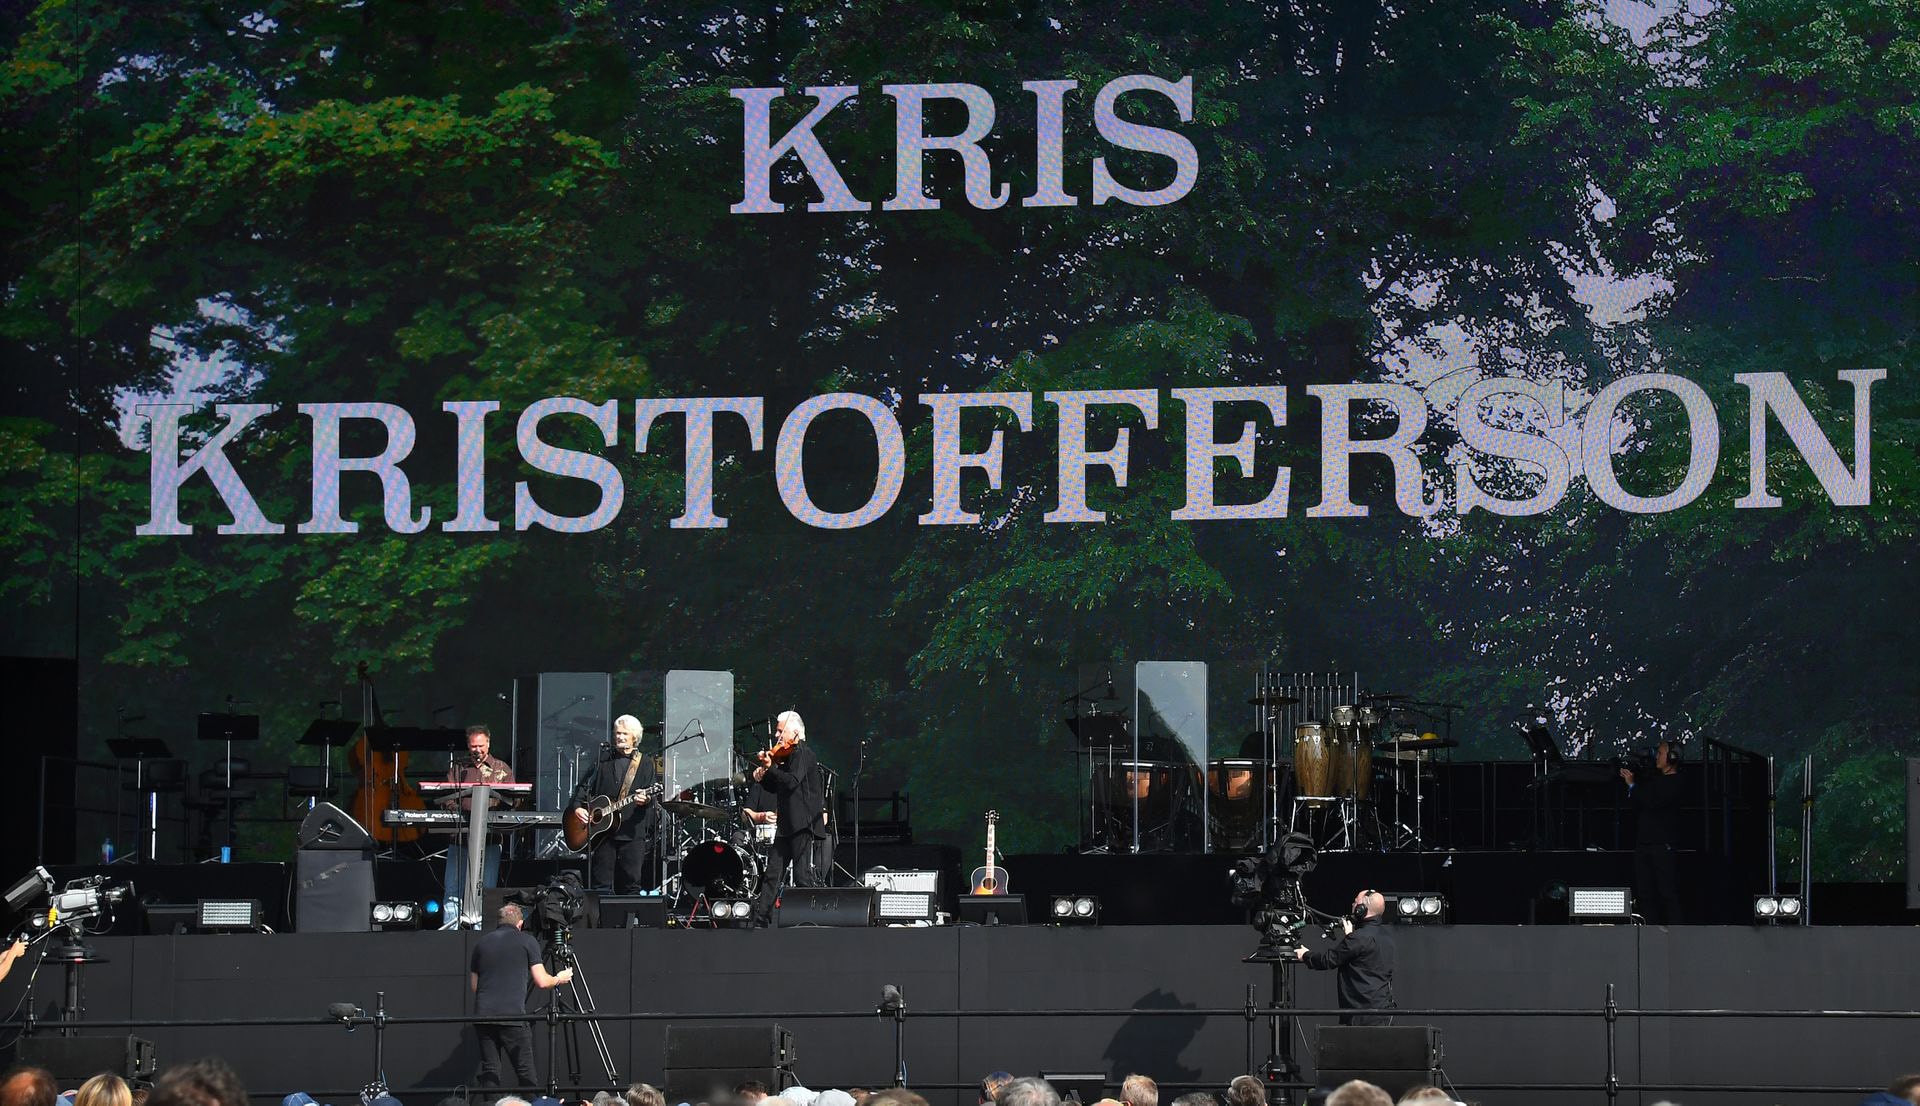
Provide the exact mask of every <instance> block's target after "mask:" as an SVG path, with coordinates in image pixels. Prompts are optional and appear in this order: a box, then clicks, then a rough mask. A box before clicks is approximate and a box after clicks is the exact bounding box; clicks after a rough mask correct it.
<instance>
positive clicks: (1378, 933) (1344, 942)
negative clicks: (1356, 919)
mask: <svg viewBox="0 0 1920 1106" xmlns="http://www.w3.org/2000/svg"><path fill="white" fill-rule="evenodd" d="M1305 963H1306V965H1307V967H1309V968H1314V969H1316V970H1319V971H1327V970H1329V969H1332V970H1335V971H1338V972H1339V973H1340V974H1339V976H1338V977H1336V978H1335V980H1334V987H1335V989H1336V990H1337V991H1338V992H1339V994H1340V1009H1342V1010H1391V1009H1393V1008H1394V1006H1396V1005H1398V1004H1397V1003H1395V1002H1394V1001H1393V964H1394V951H1393V935H1392V934H1391V933H1390V932H1388V930H1387V927H1386V925H1385V924H1383V923H1382V922H1381V920H1380V919H1378V918H1370V919H1368V920H1367V921H1364V922H1362V923H1360V924H1359V925H1357V926H1354V927H1353V932H1352V933H1349V934H1347V935H1346V936H1345V937H1342V938H1340V940H1339V941H1338V942H1337V943H1335V944H1334V946H1333V947H1332V948H1330V949H1322V950H1320V951H1317V952H1309V953H1308V954H1307V955H1306V958H1305Z"/></svg>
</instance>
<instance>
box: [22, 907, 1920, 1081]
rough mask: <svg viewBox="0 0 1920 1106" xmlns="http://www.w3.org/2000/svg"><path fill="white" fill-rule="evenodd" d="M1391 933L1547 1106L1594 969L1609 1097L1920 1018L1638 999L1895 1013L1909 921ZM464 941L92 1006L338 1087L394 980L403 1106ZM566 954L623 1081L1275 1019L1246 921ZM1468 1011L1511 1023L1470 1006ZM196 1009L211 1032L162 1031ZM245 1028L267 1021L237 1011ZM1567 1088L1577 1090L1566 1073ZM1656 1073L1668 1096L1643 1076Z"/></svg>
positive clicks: (1082, 1066) (1433, 1006) (343, 957)
mask: <svg viewBox="0 0 1920 1106" xmlns="http://www.w3.org/2000/svg"><path fill="white" fill-rule="evenodd" d="M1394 936H1395V939H1396V941H1397V944H1398V947H1399V960H1400V967H1399V971H1398V975H1397V979H1396V991H1397V995H1398V999H1399V1003H1400V1006H1401V1007H1402V1009H1403V1010H1415V1009H1422V1010H1449V1011H1455V1012H1454V1013H1449V1014H1446V1015H1444V1016H1431V1017H1429V1016H1417V1015H1411V1014H1408V1015H1403V1016H1402V1017H1401V1019H1400V1022H1401V1024H1412V1023H1430V1024H1433V1025H1436V1026H1439V1027H1440V1028H1441V1030H1442V1033H1443V1043H1444V1047H1445V1058H1444V1063H1443V1066H1444V1069H1445V1072H1446V1075H1447V1077H1448V1078H1449V1080H1450V1081H1451V1083H1452V1084H1453V1085H1454V1086H1455V1087H1457V1088H1458V1090H1459V1092H1460V1093H1461V1094H1462V1095H1464V1096H1465V1097H1467V1098H1469V1099H1472V1100H1477V1101H1482V1102H1486V1103H1498V1104H1516V1106H1517V1104H1520V1103H1538V1102H1540V1101H1542V1100H1543V1097H1542V1096H1543V1093H1544V1091H1543V1090H1539V1089H1536V1090H1533V1091H1527V1090H1521V1089H1514V1085H1516V1084H1530V1085H1536V1086H1538V1085H1551V1086H1554V1087H1559V1088H1563V1089H1557V1090H1554V1091H1552V1094H1551V1099H1552V1101H1554V1102H1556V1103H1563V1102H1564V1103H1594V1104H1599V1103H1603V1102H1606V1101H1607V1099H1606V1096H1605V1095H1604V1093H1603V1092H1602V1091H1601V1090H1600V1088H1601V1087H1602V1086H1603V1085H1604V1082H1605V1080H1606V1078H1607V1074H1608V1056H1609V1051H1610V1050H1609V1042H1608V1023H1607V1019H1606V1018H1605V1017H1604V1009H1605V1005H1606V1003H1607V1001H1608V997H1609V986H1610V985H1611V996H1612V999H1613V1001H1614V1003H1615V1004H1616V1006H1617V1007H1618V1009H1619V1011H1621V1012H1622V1013H1621V1014H1620V1016H1619V1017H1618V1020H1617V1021H1615V1022H1614V1026H1613V1028H1614V1040H1613V1044H1612V1049H1611V1052H1612V1054H1613V1057H1614V1059H1613V1070H1614V1073H1615V1074H1616V1076H1617V1078H1618V1080H1619V1083H1620V1086H1621V1087H1623V1088H1625V1089H1623V1090H1622V1091H1621V1092H1620V1094H1619V1097H1618V1099H1617V1101H1619V1102H1623V1103H1630V1104H1632V1103H1641V1102H1646V1103H1651V1102H1655V1101H1658V1100H1660V1099H1662V1098H1668V1097H1672V1098H1676V1099H1679V1100H1680V1101H1683V1102H1685V1103H1687V1106H1702V1104H1707V1106H1712V1104H1721V1103H1724V1104H1727V1106H1732V1104H1734V1103H1749V1102H1754V1101H1762V1100H1765V1101H1776V1100H1783V1099H1784V1100H1791V1101H1793V1102H1795V1103H1796V1104H1798V1103H1809V1104H1832V1106H1842V1104H1845V1106H1852V1104H1853V1103H1855V1102H1857V1101H1858V1100H1859V1098H1860V1097H1861V1094H1862V1093H1864V1091H1865V1090H1866V1089H1871V1088H1874V1087H1878V1086H1881V1085H1884V1084H1885V1083H1886V1082H1887V1081H1888V1080H1890V1079H1891V1078H1893V1077H1894V1076H1895V1075H1898V1074H1900V1073H1902V1072H1904V1071H1907V1070H1909V1069H1911V1068H1912V1067H1913V1066H1914V1052H1913V1047H1912V1045H1913V1041H1914V1039H1915V1035H1916V1029H1920V1025H1917V1024H1916V1021H1915V1020H1914V1016H1913V1015H1912V1014H1911V1013H1910V1014H1909V1017H1908V1018H1906V1019H1886V1018H1872V1017H1860V1016H1849V1017H1845V1018H1839V1017H1835V1018H1826V1019H1817V1020H1809V1019H1804V1018H1791V1017H1779V1016H1768V1017H1758V1018H1753V1017H1726V1016H1714V1017H1687V1018H1673V1017H1666V1016H1648V1017H1640V1016H1638V1015H1637V1014H1636V1013H1635V1012H1636V1011H1650V1012H1656V1014H1658V1013H1660V1012H1666V1011H1674V1010H1704V1009H1715V1010H1731V1011H1787V1010H1815V1009H1818V1010H1829V1011H1833V1010H1847V1011H1903V1010H1904V1011H1909V1012H1910V1011H1912V1008H1913V1006H1914V1000H1913V996H1914V995H1915V994H1920V930H1916V929H1912V928H1879V927H1856V928H1819V927H1816V928H1756V927H1751V926H1743V927H1708V926H1696V927H1686V928H1678V929H1672V930H1668V929H1662V928H1657V927H1634V926H1527V927H1496V926H1432V927H1420V926H1398V927H1395V931H1394ZM475 939H477V935H476V934H472V933H440V932H401V933H369V934H203V935H190V936H189V935H183V936H151V937H129V938H119V937H103V938H99V939H97V940H96V942H95V943H96V947H97V950H98V952H99V953H100V954H101V955H102V956H104V957H105V958H106V962H104V963H99V964H94V965H90V966H88V967H86V968H84V969H83V971H84V978H83V985H84V986H83V1003H84V1008H85V1013H86V1020H87V1021H88V1022H92V1023H96V1024H97V1023H102V1022H108V1023H111V1022H130V1023H133V1024H134V1028H133V1029H132V1030H131V1031H132V1032H135V1033H138V1034H139V1035H141V1036H145V1037H148V1038H150V1039H152V1040H154V1041H155V1042H156V1043H157V1045H158V1050H159V1055H160V1058H161V1062H162V1064H163V1065H164V1064H166V1063H168V1062H177V1061H179V1060H182V1059H185V1058H189V1057H191V1056H195V1055H201V1054H206V1053H214V1054H219V1055H222V1056H225V1057H227V1058H228V1059H229V1060H230V1061H232V1062H233V1063H234V1064H235V1065H236V1066H237V1067H238V1069H239V1070H240V1071H241V1073H242V1075H243V1077H244V1078H245V1080H246V1082H247V1086H248V1088H249V1089H250V1090H251V1091H253V1092H254V1093H255V1094H256V1096H258V1098H259V1099H260V1100H266V1099H268V1098H278V1097H280V1096H281V1095H283V1094H285V1093H287V1092H289V1091H293V1090H301V1089H304V1090H309V1091H313V1092H315V1093H316V1095H317V1096H318V1097H320V1098H321V1099H322V1100H323V1101H333V1102H339V1101H341V1100H342V1099H343V1098H347V1099H350V1098H351V1097H352V1095H353V1094H354V1093H356V1092H357V1091H358V1089H359V1088H360V1087H361V1086H362V1085H363V1084H364V1083H365V1082H367V1081H368V1080H369V1079H370V1078H371V1077H372V1072H373V1051H374V1047H375V1032H374V1030H373V1028H372V1027H370V1026H364V1025H363V1026H361V1027H360V1028H358V1029H356V1030H355V1031H354V1032H352V1033H348V1032H347V1031H346V1030H345V1029H343V1028H341V1027H340V1026H338V1025H334V1024H327V1023H326V1022H325V1020H324V1019H325V1015H326V1012H327V1006H328V1004H330V1003H339V1002H351V1003H354V1004H356V1005H358V1006H360V1007H362V1008H364V1009H366V1010H367V1011H369V1012H373V1011H375V1010H376V1009H378V1008H379V1000H378V998H377V997H376V996H377V994H378V993H379V992H384V1009H385V1012H386V1014H387V1015H388V1016H389V1017H390V1018H391V1019H392V1020H391V1021H390V1023H389V1024H388V1025H387V1026H386V1027H385V1029H384V1046H385V1048H384V1052H385V1068H386V1073H387V1076H388V1078H389V1080H390V1082H391V1084H392V1086H393V1087H394V1090H395V1093H396V1094H398V1095H399V1096H400V1097H401V1099H402V1100H403V1101H405V1102H407V1103H409V1106H414V1104H416V1103H425V1102H430V1101H432V1100H433V1099H435V1098H438V1097H439V1093H440V1092H439V1091H438V1090H436V1088H451V1087H453V1086H456V1085H459V1084H462V1083H464V1082H465V1080H466V1079H467V1078H468V1076H469V1075H470V1073H471V1072H472V1070H473V1067H474V1064H475V1061H476V1056H477V1050H476V1046H475V1045H474V1043H473V1040H472V1035H471V1032H470V1031H468V1030H466V1029H465V1027H464V1026H463V1025H461V1024H458V1023H457V1022H428V1023H424V1024H422V1023H417V1022H415V1021H414V1020H413V1019H421V1018H455V1019H457V1018H460V1017H461V1016H463V1015H464V1014H466V1012H467V1009H468V1006H467V1004H468V998H467V991H466V967H467V956H468V950H469V949H470V947H471V945H472V943H473V941H474V940H475ZM1316 940H1317V939H1316ZM574 943H575V947H576V949H577V950H578V953H579V957H580V961H581V963H582V964H583V965H584V968H585V973H584V974H585V976H586V979H587V981H588V983H589V984H590V985H591V987H592V989H593V992H594V994H595V995H596V996H597V999H598V1006H599V1009H600V1011H601V1012H602V1013H603V1014H615V1013H619V1014H625V1013H629V1012H632V1013H638V1014H641V1015H645V1016H644V1017H643V1018H640V1019H632V1020H618V1021H615V1020H606V1021H603V1023H602V1024H603V1026H604V1027H605V1030H606V1033H607V1036H608V1038H609V1041H610V1044H611V1046H612V1051H613V1054H614V1057H615V1059H616V1062H617V1067H618V1072H619V1075H620V1077H621V1078H622V1079H623V1080H624V1079H646V1080H650V1081H657V1080H659V1079H660V1078H661V1077H662V1069H663V1066H664V1057H663V1042H664V1035H665V1030H666V1022H667V1021H668V1020H670V1019H663V1018H660V1017H657V1015H662V1014H666V1015H686V1016H687V1017H685V1018H684V1019H682V1021H683V1022H691V1021H693V1020H696V1017H697V1018H705V1019H711V1018H714V1017H715V1016H724V1018H723V1020H724V1021H728V1022H731V1021H734V1020H736V1019H737V1020H738V1021H740V1022H763V1023H764V1022H773V1021H777V1022H779V1023H780V1024H783V1025H785V1026H786V1027H787V1028H789V1029H790V1030H792V1032H793V1034H794V1038H795V1042H796V1051H797V1054H798V1063H797V1064H796V1067H795V1070H796V1073H797V1074H798V1075H799V1077H800V1079H801V1081H802V1082H803V1083H804V1084H805V1085H807V1086H810V1087H814V1088H824V1087H834V1086H839V1087H844V1086H875V1085H884V1084H886V1083H889V1082H891V1080H892V1076H893V1073H894V1063H895V1051H894V1049H895V1041H894V1028H895V1026H894V1022H893V1021H892V1020H891V1019H888V1018H882V1017H880V1016H877V1015H876V1014H875V1013H874V1010H875V1007H876V1005H877V1004H878V1002H879V999H880V996H881V990H882V987H883V986H884V985H886V984H894V985H897V986H898V987H899V988H900V990H901V991H902V993H903V995H904V998H905V1001H906V1011H905V1016H904V1021H903V1022H902V1023H901V1030H902V1037H901V1040H902V1045H903V1049H902V1051H903V1053H904V1057H905V1061H906V1066H907V1078H908V1083H909V1085H911V1086H914V1087H918V1088H923V1089H926V1090H927V1091H928V1094H929V1098H930V1099H932V1101H933V1102H934V1103H935V1104H936V1106H946V1104H947V1103H971V1102H972V1101H973V1099H972V1097H971V1095H970V1093H966V1092H961V1091H959V1090H958V1089H957V1088H959V1087H960V1086H962V1085H966V1084H970V1083H971V1082H972V1081H974V1080H976V1079H978V1078H979V1077H980V1076H981V1075H982V1074H984V1073H986V1072H988V1071H992V1070H995V1069H1003V1070H1008V1071H1014V1072H1036V1071H1054V1072H1064V1071H1072V1072H1101V1073H1104V1074H1105V1075H1106V1076H1107V1077H1108V1078H1109V1079H1117V1078H1118V1077H1120V1076H1122V1075H1124V1074H1126V1073H1128V1072H1131V1071H1140V1072H1145V1073H1147V1074H1150V1075H1152V1076H1154V1077H1155V1078H1156V1079H1158V1080H1160V1081H1161V1084H1162V1086H1163V1088H1166V1087H1168V1086H1170V1085H1172V1086H1179V1085H1186V1084H1194V1085H1200V1086H1203V1087H1207V1088H1210V1089H1214V1090H1219V1089H1220V1088H1221V1087H1222V1086H1223V1085H1224V1084H1225V1083H1226V1082H1227V1081H1228V1080H1229V1079H1231V1078H1232V1077H1233V1076H1235V1075H1237V1074H1240V1073H1242V1072H1244V1071H1247V1070H1248V1069H1249V1066H1250V1062H1249V1057H1251V1063H1252V1064H1255V1065H1257V1064H1258V1063H1259V1062H1260V1061H1262V1060H1263V1059H1264V1058H1265V1057H1266V1055H1267V1053H1268V1028H1267V1026H1268V1023H1267V1021H1266V1020H1265V1019H1264V1018H1256V1019H1255V1020H1254V1021H1251V1022H1250V1021H1249V1020H1248V1018H1247V1017H1246V1016H1245V1007H1246V1004H1247V1003H1248V1001H1249V996H1250V988H1251V989H1253V992H1254V994H1253V998H1254V1001H1255V1002H1257V1003H1258V1004H1259V1005H1261V1006H1264V1005H1265V1004H1266V1002H1267V1001H1268V998H1269V983H1270V971H1271V970H1270V969H1269V968H1268V967H1267V966H1264V965H1244V964H1241V963H1240V962H1239V957H1240V956H1242V955H1243V954H1245V953H1246V952H1248V951H1249V950H1251V949H1252V947H1253V945H1254V943H1255V934H1254V933H1253V931H1252V930H1250V929H1248V928H1246V927H1244V926H1124V927H1087V928H1056V927H1051V926H1023V927H999V928H987V927H975V926H954V927H937V928H923V929H783V930H760V931H748V930H719V931H714V930H678V929H667V930H657V929H635V930H586V931H580V932H577V933H576V934H575V940H574ZM63 970H64V969H62V968H60V967H57V966H54V965H48V966H46V967H45V968H44V969H43V970H42V971H41V973H40V977H39V979H38V981H37V983H36V985H35V989H34V993H33V1003H32V1008H33V1011H34V1014H35V1016H36V1017H39V1018H51V1017H54V1016H56V1014H57V1011H58V1004H59V999H60V996H61V994H62V990H63V982H64V981H63V979H62V973H63ZM20 988H21V982H20V974H19V973H16V975H15V978H13V979H10V980H8V981H7V984H6V985H5V988H4V997H5V1000H6V1002H7V1003H8V1005H11V1004H12V1003H13V1002H15V1001H17V999H18V997H19V995H20ZM1333 1003H1334V994H1333V988H1332V978H1331V976H1330V975H1329V974H1322V973H1312V972H1306V971H1300V972H1299V974H1298V994H1297V996H1296V1005H1297V1006H1298V1007H1300V1008H1303V1009H1314V1008H1327V1007H1331V1006H1332V1005H1333ZM1473 1010H1506V1011H1525V1012H1523V1013H1505V1014H1500V1015H1497V1016H1473V1015H1471V1014H1470V1013H1464V1012H1465V1011H1473ZM1021 1011H1026V1012H1034V1011H1048V1012H1049V1013H1046V1014H1044V1015H1039V1016H1036V1015H1033V1014H1031V1013H1029V1014H1027V1015H1025V1016H1022V1015H1021V1014H1019V1013H1018V1012H1021ZM1189 1011H1190V1013H1189ZM1543 1011H1551V1012H1552V1013H1541V1012H1543ZM1089 1012H1100V1013H1089ZM835 1015H842V1016H835ZM199 1019H208V1020H218V1021H221V1022H225V1023H228V1024H223V1025H218V1026H207V1027H192V1028H181V1027H176V1028H166V1027H157V1026H156V1023H160V1022H166V1021H176V1020H199ZM255 1019H272V1020H276V1021H279V1022H280V1023H281V1024H274V1025H254V1026H249V1025H245V1024H240V1023H244V1022H247V1021H250V1020H255ZM1323 1020H1325V1019H1323V1018H1320V1017H1302V1018H1301V1019H1299V1022H1300V1024H1299V1028H1298V1030H1297V1036H1296V1038H1295V1040H1296V1043H1297V1044H1298V1049H1297V1051H1298V1053H1299V1055H1300V1057H1301V1061H1302V1065H1303V1067H1304V1068H1305V1070H1306V1074H1307V1076H1308V1078H1311V1076H1312V1074H1313V1058H1312V1048H1311V1042H1312V1041H1313V1039H1314V1026H1315V1024H1317V1023H1319V1022H1321V1021H1323ZM287 1022H295V1023H303V1024H286V1023H287ZM37 1031H38V1032H42V1033H45V1032H49V1031H50V1027H47V1026H44V1025H43V1026H41V1027H39V1029H38V1030H37ZM98 1031H100V1032H111V1031H112V1030H109V1029H108V1028H107V1027H106V1026H99V1029H98ZM119 1031H120V1032H126V1031H127V1030H124V1029H123V1030H119ZM534 1034H535V1038H536V1042H537V1044H538V1048H539V1052H540V1057H541V1059H540V1072H541V1074H542V1076H543V1078H544V1077H545V1076H546V1075H547V1072H548V1070H549V1069H548V1064H547V1059H546V1056H547V1052H546V1050H547V1044H546V1042H547V1040H548V1027H547V1025H546V1024H544V1023H536V1024H535V1026H534ZM586 1044H587V1041H586V1038H585V1034H584V1033H583V1034H582V1045H583V1046H584V1045H586ZM584 1056H585V1059H584V1061H583V1072H584V1074H585V1080H584V1082H585V1083H586V1085H587V1086H588V1087H589V1088H591V1087H594V1086H599V1085H603V1084H604V1082H605V1080H604V1079H602V1078H601V1076H600V1074H599V1073H598V1072H597V1071H596V1070H595V1064H594V1062H593V1060H592V1057H591V1052H590V1051H588V1052H586V1053H585V1054H584ZM564 1076H565V1073H564V1072H563V1073H562V1081H563V1082H565V1078H564ZM1570 1085H1581V1086H1585V1087H1590V1088H1592V1089H1590V1090H1572V1089H1564V1088H1567V1087H1569V1086H1570ZM1707 1085H1712V1086H1725V1087H1767V1088H1786V1087H1826V1088H1833V1090H1831V1091H1830V1092H1829V1093H1824V1094H1822V1093H1787V1092H1783V1093H1782V1094H1780V1095H1778V1096H1775V1097H1773V1098H1764V1096H1756V1094H1755V1093H1752V1092H1735V1091H1727V1092H1718V1093H1715V1092H1709V1091H1704V1090H1701V1089H1698V1088H1701V1087H1703V1086H1707ZM1502 1086H1505V1087H1507V1088H1509V1089H1499V1088H1500V1087H1502ZM1665 1087H1679V1088H1683V1089H1682V1090H1680V1091H1676V1092H1667V1091H1661V1090H1658V1089H1656V1088H1665ZM1642 1088H1645V1089H1644V1090H1642ZM1843 1088H1846V1089H1844V1090H1843Z"/></svg>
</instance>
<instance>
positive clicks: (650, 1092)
mask: <svg viewBox="0 0 1920 1106" xmlns="http://www.w3.org/2000/svg"><path fill="white" fill-rule="evenodd" d="M760 1097H762V1098H765V1097H766V1090H765V1089H764V1088H763V1089H762V1090H761V1092H760ZM626 1099H627V1106H667V1096H666V1095H664V1094H661V1093H660V1090H659V1088H657V1087H655V1086H653V1085H652V1084H651V1083H635V1084H634V1085H633V1086H631V1087H628V1088H627V1094H626Z"/></svg>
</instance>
